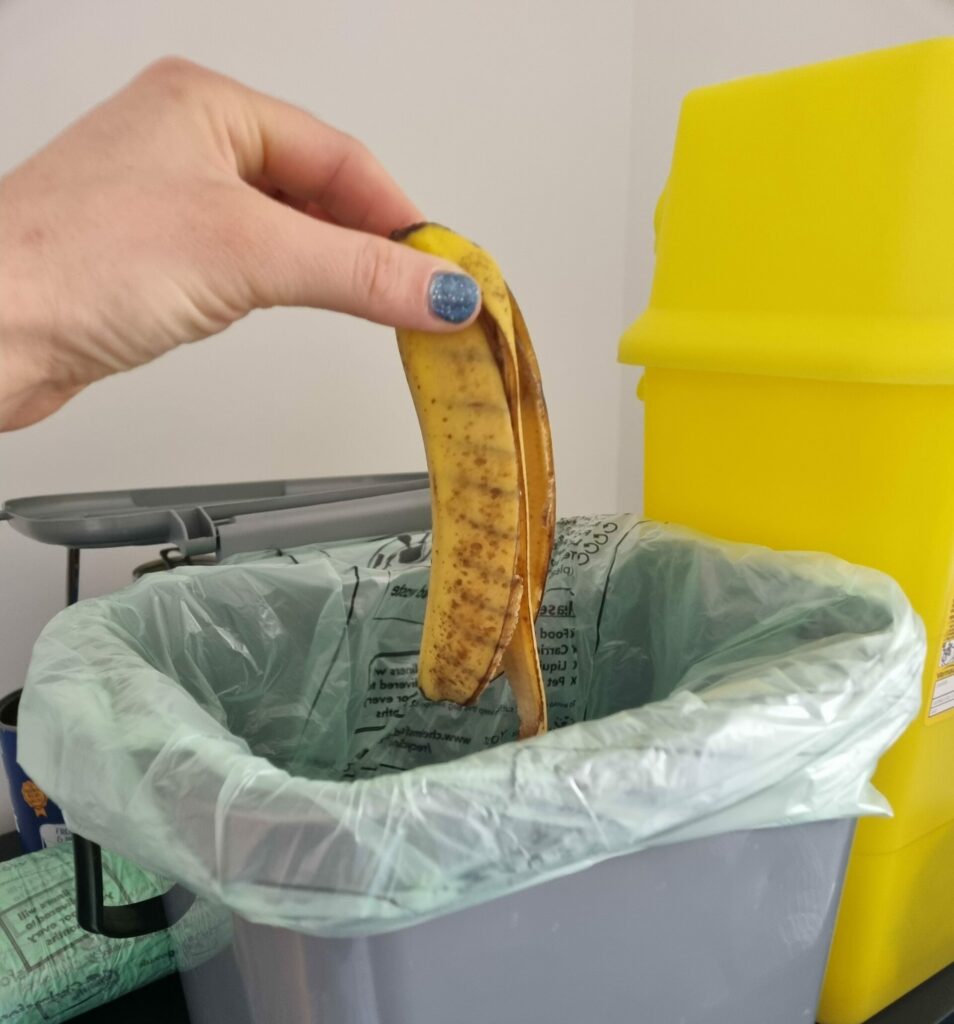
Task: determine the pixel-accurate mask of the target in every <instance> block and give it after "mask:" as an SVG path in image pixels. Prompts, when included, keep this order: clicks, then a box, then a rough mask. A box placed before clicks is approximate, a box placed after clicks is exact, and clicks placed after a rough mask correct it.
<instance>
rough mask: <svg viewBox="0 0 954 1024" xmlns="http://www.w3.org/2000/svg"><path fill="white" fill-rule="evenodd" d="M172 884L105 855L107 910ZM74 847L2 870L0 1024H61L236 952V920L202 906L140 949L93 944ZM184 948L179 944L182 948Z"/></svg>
mask: <svg viewBox="0 0 954 1024" xmlns="http://www.w3.org/2000/svg"><path fill="white" fill-rule="evenodd" d="M168 888H169V884H168V883H167V882H165V881H164V880H163V879H161V878H158V877H157V876H155V875H153V874H150V873H149V872H147V871H143V870H142V869H141V868H138V867H136V865H135V864H130V863H129V862H128V861H125V860H123V859H122V858H121V857H117V856H114V855H112V854H109V853H107V852H105V851H104V852H103V894H104V898H105V900H106V903H107V904H115V903H131V902H135V901H137V900H144V899H148V898H149V897H151V896H156V895H158V894H160V893H162V892H165V890H166V889H168ZM74 893H75V886H74V882H73V845H72V843H71V842H64V843H59V844H58V845H56V846H53V847H50V848H49V849H47V850H41V851H40V852H38V853H31V854H27V855H26V856H23V857H17V858H16V859H14V860H10V861H6V862H4V863H2V864H0V1024H58V1022H60V1021H67V1020H70V1019H72V1018H73V1017H75V1016H77V1015H78V1014H81V1013H85V1012H86V1011H87V1010H92V1009H94V1008H95V1007H97V1006H101V1005H102V1004H103V1003H107V1002H109V1001H110V1000H112V999H116V998H117V997H119V996H121V995H124V994H125V993H127V992H131V991H133V989H136V988H139V987H140V986H142V985H146V984H148V983H149V982H151V981H156V980H158V979H159V978H162V977H165V975H167V974H171V973H172V972H173V971H175V970H177V969H179V968H182V969H184V968H186V967H188V966H195V965H196V964H198V963H201V962H202V961H204V960H205V959H207V958H208V957H209V956H211V955H213V954H214V953H215V952H216V951H218V950H219V949H222V948H223V947H224V946H225V945H227V944H228V942H229V936H230V921H231V919H230V917H229V916H228V915H223V913H222V912H221V911H220V910H218V909H217V908H215V907H211V906H209V905H208V904H207V903H205V902H204V901H197V902H196V903H194V904H193V905H192V907H190V909H189V910H188V912H187V913H186V914H185V916H184V917H183V918H182V919H181V920H180V921H178V922H177V923H176V925H175V926H174V927H175V929H176V932H175V933H174V934H173V933H170V932H169V931H163V932H155V933H153V934H152V935H144V936H142V937H141V938H138V939H122V940H116V939H107V938H104V937H103V936H101V935H90V934H89V933H88V932H84V931H83V930H82V929H81V928H80V926H79V925H78V924H77V923H76V909H75V904H74ZM174 940H175V941H174Z"/></svg>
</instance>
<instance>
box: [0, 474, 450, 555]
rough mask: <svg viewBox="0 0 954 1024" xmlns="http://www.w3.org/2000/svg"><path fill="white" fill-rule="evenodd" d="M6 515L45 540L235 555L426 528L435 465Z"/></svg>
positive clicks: (171, 490)
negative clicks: (430, 474) (410, 470)
mask: <svg viewBox="0 0 954 1024" xmlns="http://www.w3.org/2000/svg"><path fill="white" fill-rule="evenodd" d="M0 519H6V520H7V521H8V522H9V523H10V525H11V526H12V527H13V528H14V529H15V530H17V531H18V532H19V533H22V534H23V535H24V536H25V537H30V538H32V539H33V540H38V541H41V542H43V543H44V544H58V545H60V546H62V547H69V548H115V547H130V546H138V545H156V544H172V545H174V546H175V547H177V548H179V550H180V551H182V553H183V554H185V555H201V554H215V555H217V556H218V557H219V558H225V557H227V556H228V555H231V554H235V553H236V552H239V551H256V550H261V549H266V548H273V547H280V548H281V547H294V546H295V545H297V544H310V543H315V542H322V541H334V540H347V539H350V538H355V537H373V536H376V535H379V534H392V533H402V532H409V531H414V530H426V529H429V528H430V522H431V508H430V492H429V490H428V478H427V474H426V473H391V474H381V475H376V476H375V475H372V476H332V477H319V478H317V479H312V480H271V481H264V482H253V483H239V484H210V485H208V486H199V487H158V488H148V489H143V490H133V491H98V492H90V493H86V494H54V495H44V496H39V497H33V498H14V499H11V500H10V501H7V502H4V504H3V505H2V507H0Z"/></svg>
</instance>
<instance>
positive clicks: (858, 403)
mask: <svg viewBox="0 0 954 1024" xmlns="http://www.w3.org/2000/svg"><path fill="white" fill-rule="evenodd" d="M658 231H659V236H658V245H657V268H656V276H655V282H654V288H653V293H652V299H651V302H650V308H649V310H648V311H647V312H646V313H645V314H644V315H643V316H642V317H641V318H640V320H638V321H637V322H636V324H634V325H633V327H632V328H630V330H629V331H628V332H627V334H626V335H625V337H624V339H623V341H622V343H621V346H620V357H621V358H622V359H623V360H624V361H627V362H633V363H639V364H642V365H645V366H647V367H648V369H647V371H646V375H645V377H644V380H643V382H642V385H641V392H640V394H641V397H642V398H643V399H644V401H645V405H646V452H645V466H646V470H645V472H646V511H647V514H648V515H649V516H651V517H652V518H655V519H662V520H669V521H675V522H681V523H686V524H688V525H690V526H693V527H696V528H698V529H701V530H705V531H707V532H710V533H713V534H717V535H719V536H723V537H729V538H734V539H737V540H742V541H750V542H756V543H763V544H768V545H771V546H773V547H778V548H801V549H812V550H825V551H831V552H834V553H835V554H837V555H840V556H841V557H843V558H846V559H849V560H851V561H854V562H858V563H861V564H865V565H871V566H874V567H876V568H878V569H881V570H883V571H885V572H888V573H890V574H891V575H892V576H894V577H895V578H896V579H897V580H898V581H899V582H900V584H901V585H902V586H903V587H904V589H905V591H906V592H907V594H908V596H909V597H910V599H911V601H912V602H913V603H914V605H915V607H916V608H917V610H918V611H919V613H920V614H921V615H922V617H923V618H924V620H925V623H926V626H927V630H928V640H929V647H928V662H927V667H926V672H925V679H924V687H925V701H924V706H923V710H922V715H921V716H920V717H919V719H918V720H917V721H916V722H915V723H914V724H913V725H912V726H911V727H910V728H909V729H908V731H907V732H906V733H905V735H904V736H903V737H902V738H901V740H900V741H899V742H898V743H897V744H896V745H895V747H894V748H893V749H892V750H891V751H889V753H888V754H887V755H886V756H885V757H884V758H883V759H882V762H881V765H880V767H879V769H878V773H877V775H876V779H875V781H876V784H877V785H878V787H879V788H880V789H881V790H882V791H883V792H884V793H885V794H886V795H887V796H888V798H889V800H890V801H891V804H892V806H893V807H894V809H895V813H896V816H895V818H894V819H891V820H887V821H885V820H866V821H863V822H862V823H861V824H860V826H859V830H858V835H857V838H856V841H855V847H854V850H853V853H852V858H851V862H850V865H849V871H848V877H847V881H846V885H845V892H844V896H843V899H842V905H841V909H840V912H839V918H838V924H837V928H836V933H835V940H834V944H833V948H832V953H831V958H830V962H829V968H828V973H827V977H826V981H825V986H824V989H823V993H822V1001H821V1007H820V1010H819V1019H820V1020H821V1021H822V1022H823V1024H860V1022H862V1021H865V1020H867V1019H868V1018H869V1017H871V1016H872V1015H873V1014H875V1013H876V1012H877V1011H878V1010H880V1009H881V1008H883V1007H884V1006H886V1005H887V1004H889V1003H891V1002H893V1001H894V1000H895V999H897V998H899V997H900V996H901V995H903V994H904V993H905V992H907V991H908V990H910V989H911V988H913V987H914V986H915V985H917V984H919V983H920V982H921V981H923V980H925V979H926V978H928V977H929V976H930V975H931V974H933V973H935V972H937V971H938V970H941V969H942V968H944V967H945V966H946V965H947V964H949V963H951V962H952V961H954V897H952V896H951V888H950V877H951V872H952V870H954V714H952V713H951V711H949V710H945V709H946V708H948V707H950V708H954V699H952V700H951V701H950V702H946V701H945V700H944V699H943V693H944V692H945V690H946V689H947V687H946V686H944V685H943V684H942V686H941V688H940V689H936V686H935V684H936V682H937V679H938V672H939V663H940V658H941V647H942V643H943V641H944V639H945V638H946V637H948V636H949V635H952V634H951V629H952V626H951V608H952V602H954V470H952V468H951V467H952V466H954V41H952V40H936V41H932V42H929V43H924V44H918V45H915V46H910V47H903V48H901V49H898V50H893V51H886V52H881V53H876V54H871V55H865V56H862V57H856V58H850V59H847V60H844V61H836V62H832V63H828V64H824V65H819V66H816V67H810V68H803V69H799V70H796V71H791V72H784V73H782V74H778V75H770V76H765V77H761V78H755V79H748V80H745V81H740V82H733V83H729V84H728V85H724V86H718V87H715V88H711V89H703V90H699V91H698V92H696V93H693V94H692V95H690V96H689V97H688V98H687V100H686V103H685V106H684V108H683V115H682V118H681V121H680V128H679V135H678V139H677V144H676V152H675V156H674V159H673V169H672V175H671V178H670V181H669V184H668V186H667V189H666V193H665V196H664V199H663V202H662V204H661V206H660V210H659V217H658ZM872 671H877V666H875V665H873V666H872ZM949 685H950V684H949ZM936 694H939V695H941V696H940V697H939V699H938V700H937V701H936V703H935V705H934V711H935V712H936V713H935V714H934V715H931V714H930V712H931V701H932V698H933V697H935V695H936Z"/></svg>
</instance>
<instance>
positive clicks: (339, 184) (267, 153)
mask: <svg viewBox="0 0 954 1024" xmlns="http://www.w3.org/2000/svg"><path fill="white" fill-rule="evenodd" d="M239 88H240V93H241V96H242V101H243V102H244V103H245V104H246V105H247V111H248V113H250V114H251V116H252V119H253V124H254V129H253V130H252V131H248V130H245V131H243V132H240V133H236V134H235V135H234V136H233V143H234V144H235V145H236V148H237V149H238V150H239V152H238V153H237V154H236V155H237V158H238V160H239V165H240V167H241V169H242V176H243V177H244V178H245V179H246V180H249V179H250V178H253V179H254V178H256V177H258V176H263V177H264V178H265V179H266V180H268V181H269V182H271V183H272V184H273V185H274V186H276V187H277V188H279V189H280V190H281V191H282V192H285V193H287V194H288V195H290V196H294V197H295V198H297V199H299V200H301V201H303V202H309V201H310V202H311V203H313V204H316V205H317V206H319V207H320V208H321V209H322V210H324V211H325V212H326V213H327V214H328V215H329V216H330V217H331V219H332V220H334V221H335V222H336V223H338V224H341V225H344V226H345V227H349V228H355V229H356V230H358V231H368V232H371V233H372V234H376V235H388V234H390V233H391V232H392V231H394V230H395V229H396V228H400V227H404V226H406V225H408V224H414V223H417V222H418V221H421V220H423V219H424V216H423V214H422V213H421V211H420V210H419V209H418V208H417V207H416V206H415V205H414V204H413V203H412V202H411V200H410V199H408V197H407V196H406V195H405V194H404V193H403V192H402V191H401V189H400V188H399V187H398V185H397V183H396V182H395V181H394V179H393V178H392V177H391V176H390V174H388V172H387V171H386V170H385V169H384V168H383V167H382V166H381V164H380V163H378V161H377V160H376V159H375V157H374V156H373V155H372V154H371V152H370V151H369V150H368V149H367V147H366V146H365V145H364V144H363V143H361V142H359V141H358V140H357V139H355V138H353V137H352V136H350V135H347V134H346V133H344V132H341V131H338V130H337V129H336V128H332V127H331V126H330V125H327V124H324V123H323V122H322V121H319V120H318V119H317V118H315V117H312V116H311V114H308V113H306V112H305V111H304V110H301V109H299V108H298V107H294V106H291V105H290V104H288V103H283V102H282V101H281V100H276V99H273V98H272V97H270V96H266V95H264V94H262V93H258V92H255V91H253V90H251V89H247V88H245V87H244V86H240V87H239Z"/></svg>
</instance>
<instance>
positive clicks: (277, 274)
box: [233, 193, 480, 332]
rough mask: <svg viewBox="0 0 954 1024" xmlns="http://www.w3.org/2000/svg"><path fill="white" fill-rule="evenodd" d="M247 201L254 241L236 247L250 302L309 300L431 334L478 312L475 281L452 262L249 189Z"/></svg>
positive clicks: (468, 319) (309, 303) (300, 302)
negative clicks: (300, 210)
mask: <svg viewBox="0 0 954 1024" xmlns="http://www.w3.org/2000/svg"><path fill="white" fill-rule="evenodd" d="M247 207H248V209H247V210H245V211H243V212H242V213H241V216H243V217H245V218H248V219H247V220H246V223H249V222H254V223H255V225H256V227H255V232H254V236H253V240H252V241H251V243H250V244H243V245H241V246H240V247H233V251H234V250H235V249H236V248H237V249H239V250H240V255H239V256H238V257H237V258H238V259H240V260H241V272H242V273H243V275H244V277H245V279H246V282H247V284H248V286H249V288H250V290H251V295H252V304H253V305H254V306H260V307H263V306H277V305H282V306H314V307H319V308H323V309H333V310H337V311H338V312H341V313H351V314H353V315H355V316H361V317H364V318H365V319H367V320H373V321H375V322H376V323H380V324H388V325H389V326H391V327H407V328H412V329H416V330H426V331H433V332H442V331H454V330H459V329H460V328H461V327H462V326H464V325H466V324H468V323H470V322H471V321H472V320H473V319H474V318H475V317H476V316H477V314H478V312H479V310H480V289H479V288H478V286H477V284H476V282H475V281H474V280H473V279H472V278H470V277H469V276H468V275H466V274H463V273H461V271H460V268H459V267H457V266H455V265H454V264H452V263H448V262H447V261H445V260H441V259H437V258H436V257H433V256H428V255H426V254H425V253H421V252H418V251H417V250H415V249H411V248H408V247H407V246H403V245H400V244H398V243H397V242H392V241H389V240H388V239H386V238H380V237H378V236H377V235H372V234H367V233H364V232H361V231H354V230H351V229H349V228H344V227H340V226H339V225H336V224H328V223H324V222H322V221H320V220H316V219H314V218H312V217H307V216H303V215H302V214H301V213H298V212H297V211H296V210H293V209H291V208H289V207H287V206H283V205H281V204H279V203H276V202H273V201H271V200H269V199H266V198H264V197H263V196H259V195H255V194H254V193H250V194H249V196H248V200H247Z"/></svg>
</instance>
